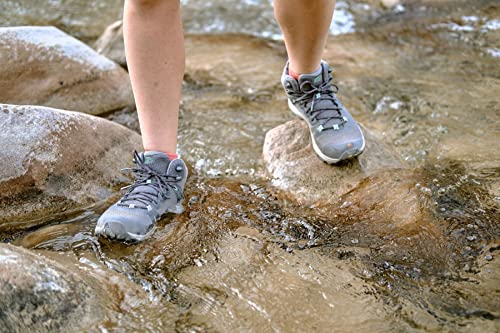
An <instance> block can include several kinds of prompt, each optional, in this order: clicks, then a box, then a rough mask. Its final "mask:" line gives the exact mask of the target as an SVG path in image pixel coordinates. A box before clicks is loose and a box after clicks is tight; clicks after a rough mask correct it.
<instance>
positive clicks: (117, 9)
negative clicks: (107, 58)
mask: <svg viewBox="0 0 500 333" xmlns="http://www.w3.org/2000/svg"><path fill="white" fill-rule="evenodd" d="M122 8H123V0H106V1H101V0H55V1H54V0H36V1H33V0H2V1H1V2H0V22H2V26H19V25H53V26H56V27H58V28H60V29H62V30H64V31H66V32H68V33H69V34H71V35H73V36H75V37H77V38H80V39H82V40H85V41H90V40H95V39H96V38H97V37H99V35H100V34H101V33H102V31H103V30H104V29H105V28H106V26H107V25H108V24H110V23H112V22H113V21H115V20H117V19H119V18H120V16H121V13H122Z"/></svg>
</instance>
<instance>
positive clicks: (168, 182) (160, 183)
mask: <svg viewBox="0 0 500 333" xmlns="http://www.w3.org/2000/svg"><path fill="white" fill-rule="evenodd" d="M133 161H134V163H135V167H133V168H125V169H122V171H132V172H133V173H134V176H135V180H134V183H133V184H131V185H128V186H125V187H123V188H122V190H126V193H125V194H124V195H123V197H122V198H121V199H120V201H119V202H118V205H119V206H128V207H130V208H142V209H148V208H149V207H151V206H150V205H151V203H154V204H155V205H157V204H158V202H159V200H160V199H163V200H166V199H168V194H169V193H170V191H171V190H174V191H175V192H177V193H179V189H178V187H177V185H176V184H175V182H176V181H177V180H178V179H177V177H176V176H172V175H163V174H159V173H158V172H156V171H155V170H153V169H151V167H149V166H148V165H147V164H145V163H144V157H143V156H141V155H140V154H138V153H137V151H134V160H133ZM141 186H147V187H148V188H149V189H153V190H154V191H151V192H148V191H144V190H141V189H140V187H141ZM178 195H179V194H178Z"/></svg>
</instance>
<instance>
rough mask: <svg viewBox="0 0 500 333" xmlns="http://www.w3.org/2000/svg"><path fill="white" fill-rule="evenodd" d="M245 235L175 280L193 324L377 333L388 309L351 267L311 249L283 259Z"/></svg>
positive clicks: (282, 253)
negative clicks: (375, 332)
mask: <svg viewBox="0 0 500 333" xmlns="http://www.w3.org/2000/svg"><path fill="white" fill-rule="evenodd" d="M250 230H251V229H250V228H240V229H237V230H236V231H235V233H233V234H230V235H226V236H224V237H222V239H221V240H220V242H219V244H218V251H217V257H210V256H208V255H203V256H201V257H200V258H199V262H200V265H196V266H195V265H193V266H190V267H187V268H186V269H184V270H183V271H182V272H180V274H179V275H178V276H177V283H178V287H177V289H176V299H177V300H178V301H179V302H180V303H181V304H184V305H185V307H186V308H188V309H189V310H188V313H187V315H188V318H191V320H192V321H193V322H201V323H207V325H209V326H208V327H207V329H206V330H207V331H212V330H213V331H217V332H234V331H240V330H242V329H243V330H245V329H248V330H251V331H258V332H264V331H266V330H267V329H269V327H272V330H274V331H282V332H298V331H325V332H326V331H329V330H330V329H331V327H335V328H336V329H337V330H338V331H340V332H344V331H346V332H347V331H350V330H351V329H352V327H356V329H355V331H356V332H373V331H378V330H380V329H382V327H383V325H384V324H383V321H381V320H379V318H381V317H385V316H387V317H385V318H388V317H389V316H388V309H386V307H385V306H384V305H383V304H382V302H380V300H377V299H376V297H374V295H372V292H371V291H370V287H369V286H368V285H367V284H365V283H364V282H363V280H362V279H360V278H359V277H357V276H355V275H354V274H353V273H351V271H350V270H349V269H345V267H346V266H347V265H349V263H347V262H346V261H342V260H340V259H334V258H330V257H326V256H321V255H318V251H316V250H315V249H307V250H303V251H295V252H293V253H289V252H288V251H287V250H283V249H280V248H279V247H278V246H277V245H276V244H271V243H268V242H265V241H263V240H262V235H259V236H258V237H255V236H254V235H255V231H253V230H252V231H250ZM249 277H251V278H249ZM330 286H335V288H331V287H330ZM242 300H243V301H242ZM311 300H314V301H311ZM391 324H392V325H396V326H400V324H399V323H396V322H394V321H392V320H391ZM382 330H383V329H382Z"/></svg>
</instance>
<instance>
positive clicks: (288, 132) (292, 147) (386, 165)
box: [264, 120, 402, 204]
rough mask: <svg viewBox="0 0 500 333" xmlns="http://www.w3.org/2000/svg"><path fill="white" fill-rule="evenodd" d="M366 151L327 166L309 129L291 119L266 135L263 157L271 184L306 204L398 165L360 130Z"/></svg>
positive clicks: (328, 198) (386, 150)
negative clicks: (318, 154) (316, 152)
mask: <svg viewBox="0 0 500 333" xmlns="http://www.w3.org/2000/svg"><path fill="white" fill-rule="evenodd" d="M363 132H364V133H365V138H366V150H365V152H364V153H363V154H362V155H360V156H359V157H358V158H357V159H354V160H349V161H346V162H343V163H341V164H338V165H334V166H331V165H328V164H326V163H324V162H322V161H321V160H319V158H318V157H317V156H316V155H315V153H314V152H313V149H312V147H311V142H310V137H309V135H310V134H309V130H308V128H307V125H306V124H305V123H304V122H303V121H301V120H292V121H289V122H287V123H285V124H283V125H280V126H278V127H275V128H273V129H272V130H270V131H269V132H268V133H267V134H266V138H265V142H264V160H265V162H266V165H267V170H268V172H269V174H270V176H271V177H272V181H273V184H274V185H275V186H276V187H278V188H280V189H282V190H286V191H288V192H289V193H290V194H291V195H292V196H293V197H295V198H296V199H298V200H299V201H301V202H303V203H305V204H312V203H315V202H318V201H321V202H325V201H331V200H333V199H337V198H338V197H339V196H341V195H342V194H344V193H346V192H348V191H349V190H351V189H353V188H354V187H355V186H356V185H357V184H359V182H360V181H361V180H363V179H364V178H366V177H367V176H369V175H372V174H375V173H376V172H378V171H381V170H387V169H393V168H401V167H402V163H401V161H400V159H399V158H398V157H397V155H396V154H395V153H393V152H392V151H391V150H390V149H389V148H388V147H387V146H385V145H384V144H382V143H380V142H378V141H377V139H376V138H375V136H374V135H373V134H372V133H371V132H370V131H368V130H367V129H363Z"/></svg>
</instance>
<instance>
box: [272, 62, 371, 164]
mask: <svg viewBox="0 0 500 333" xmlns="http://www.w3.org/2000/svg"><path fill="white" fill-rule="evenodd" d="M281 83H282V84H283V87H284V88H285V92H286V94H287V96H288V106H289V107H290V110H291V111H292V112H293V113H294V114H296V115H297V116H299V117H301V118H302V119H304V120H305V121H306V122H307V124H308V125H309V129H310V131H311V140H312V145H313V148H314V151H315V152H316V154H317V155H318V157H319V158H320V159H321V160H323V161H325V162H326V163H329V164H333V163H337V162H340V161H342V160H345V159H348V158H351V157H354V156H357V155H359V154H361V153H362V152H363V150H364V149H365V138H364V136H363V133H362V132H361V129H360V127H359V126H358V124H356V121H354V119H353V118H352V116H351V114H350V113H349V112H348V111H347V110H346V109H345V108H344V106H343V105H342V103H341V102H340V101H339V99H338V98H337V95H336V93H337V91H338V88H337V87H336V86H335V85H333V84H332V72H331V70H330V66H329V65H328V64H327V63H326V62H324V61H322V62H321V74H319V75H317V76H314V75H307V74H303V75H301V76H300V77H299V79H298V80H296V79H294V78H293V77H292V76H290V75H288V64H287V65H286V66H285V70H284V71H283V76H282V77H281Z"/></svg>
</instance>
